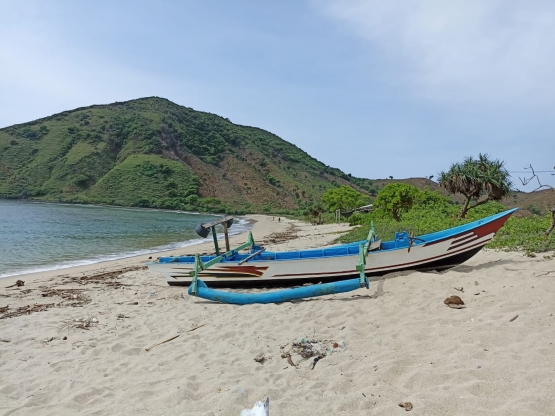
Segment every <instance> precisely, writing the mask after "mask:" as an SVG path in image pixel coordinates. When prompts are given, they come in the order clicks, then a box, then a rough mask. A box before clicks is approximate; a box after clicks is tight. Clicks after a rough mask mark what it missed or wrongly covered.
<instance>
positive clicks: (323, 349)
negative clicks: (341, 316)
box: [281, 338, 345, 370]
mask: <svg viewBox="0 0 555 416" xmlns="http://www.w3.org/2000/svg"><path fill="white" fill-rule="evenodd" d="M283 348H284V347H282V349H283ZM344 350H345V344H344V343H343V341H339V342H335V341H331V340H316V339H312V340H306V339H304V338H303V339H302V340H301V341H300V342H292V343H291V348H290V349H289V351H287V352H284V353H282V354H281V358H287V362H288V363H289V364H290V365H291V366H293V367H296V366H297V365H298V364H294V362H293V359H292V354H296V355H298V356H300V357H301V358H302V359H303V360H308V359H310V358H314V359H313V361H312V364H311V368H310V369H311V370H313V369H314V367H315V366H316V363H317V362H318V361H319V360H321V359H322V358H325V357H327V356H328V355H330V354H333V353H334V352H338V351H344Z"/></svg>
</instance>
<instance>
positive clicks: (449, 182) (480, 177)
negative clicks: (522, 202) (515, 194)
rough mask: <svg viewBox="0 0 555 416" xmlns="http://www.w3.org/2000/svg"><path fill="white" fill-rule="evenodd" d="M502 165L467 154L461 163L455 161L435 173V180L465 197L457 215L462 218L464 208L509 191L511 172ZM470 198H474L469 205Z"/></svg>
mask: <svg viewBox="0 0 555 416" xmlns="http://www.w3.org/2000/svg"><path fill="white" fill-rule="evenodd" d="M504 166H505V162H503V161H500V160H492V159H490V157H489V155H487V154H481V153H480V155H479V156H478V159H474V158H472V157H467V158H466V159H465V160H464V161H463V163H455V164H453V165H451V167H450V168H449V170H448V171H447V172H441V173H440V174H439V181H438V182H439V185H440V186H441V187H442V188H444V189H446V190H447V191H449V192H450V193H452V194H461V195H463V196H464V197H465V199H466V200H465V203H464V204H463V207H462V208H461V210H460V212H459V217H460V218H464V217H465V216H466V213H467V212H468V210H470V209H472V208H475V207H477V206H479V205H482V204H484V203H486V202H488V201H500V200H501V199H503V198H504V197H505V196H507V195H509V194H510V193H511V192H512V190H513V184H512V182H511V180H510V179H509V178H510V176H511V175H509V172H507V170H506V169H505V167H504ZM482 197H483V199H480V198H482ZM471 201H474V204H473V205H470V203H471Z"/></svg>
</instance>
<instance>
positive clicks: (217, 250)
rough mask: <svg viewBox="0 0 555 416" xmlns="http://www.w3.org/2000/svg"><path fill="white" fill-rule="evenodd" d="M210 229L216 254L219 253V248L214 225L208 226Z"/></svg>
mask: <svg viewBox="0 0 555 416" xmlns="http://www.w3.org/2000/svg"><path fill="white" fill-rule="evenodd" d="M210 228H211V229H212V238H214V247H215V248H216V256H219V255H220V248H219V247H218V237H217V236H216V226H215V225H213V226H212V227H210Z"/></svg>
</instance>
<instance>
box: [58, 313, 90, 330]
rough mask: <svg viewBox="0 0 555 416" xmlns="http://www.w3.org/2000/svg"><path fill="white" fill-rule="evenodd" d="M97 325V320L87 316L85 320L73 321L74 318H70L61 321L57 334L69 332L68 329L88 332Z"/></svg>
mask: <svg viewBox="0 0 555 416" xmlns="http://www.w3.org/2000/svg"><path fill="white" fill-rule="evenodd" d="M97 324H98V320H97V319H96V318H93V317H92V315H89V316H88V317H86V318H79V319H75V318H74V317H72V316H70V317H69V318H66V319H64V320H63V321H62V323H61V325H60V329H59V330H58V332H62V331H64V330H67V331H68V332H69V330H70V329H86V330H89V329H91V328H92V327H95V326H96V325H97Z"/></svg>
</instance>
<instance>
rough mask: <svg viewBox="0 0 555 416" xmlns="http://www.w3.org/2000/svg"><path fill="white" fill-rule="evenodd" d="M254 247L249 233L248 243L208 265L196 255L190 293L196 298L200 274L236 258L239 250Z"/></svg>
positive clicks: (211, 261)
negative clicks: (225, 260) (223, 261)
mask: <svg viewBox="0 0 555 416" xmlns="http://www.w3.org/2000/svg"><path fill="white" fill-rule="evenodd" d="M252 246H254V238H253V237H252V233H251V232H250V231H249V237H248V240H247V242H246V243H244V244H241V245H240V246H239V247H237V248H234V249H233V250H229V251H228V252H226V253H224V254H222V255H221V256H220V255H218V256H217V257H214V258H213V259H212V260H210V261H207V262H206V263H203V262H202V260H201V259H200V255H198V254H195V265H194V268H193V271H191V272H189V276H192V278H193V280H192V281H191V289H190V291H189V292H190V293H191V294H192V295H195V296H196V294H197V287H198V275H199V273H200V272H202V271H203V270H206V269H208V268H209V267H210V266H213V265H214V264H216V263H220V262H221V261H222V260H224V259H227V258H229V257H231V256H234V255H235V254H237V252H238V251H239V250H244V249H245V248H252ZM216 247H217V246H216ZM216 250H217V249H216Z"/></svg>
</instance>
